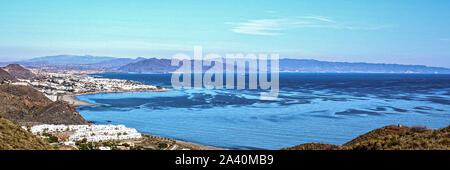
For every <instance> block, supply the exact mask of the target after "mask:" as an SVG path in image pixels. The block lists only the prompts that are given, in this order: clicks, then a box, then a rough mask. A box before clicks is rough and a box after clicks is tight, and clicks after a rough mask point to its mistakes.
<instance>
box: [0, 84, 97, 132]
mask: <svg viewBox="0 0 450 170" xmlns="http://www.w3.org/2000/svg"><path fill="white" fill-rule="evenodd" d="M0 115H3V117H4V118H6V119H9V120H11V121H13V122H14V123H16V124H20V125H25V124H72V125H75V124H88V123H87V121H86V120H84V119H83V117H81V115H80V114H78V113H77V112H76V110H75V108H74V107H73V106H70V105H67V104H63V103H60V102H52V101H51V100H49V99H48V98H47V97H45V96H44V95H43V94H42V93H40V92H39V91H37V90H35V89H33V88H31V87H28V86H14V85H8V84H4V85H0Z"/></svg>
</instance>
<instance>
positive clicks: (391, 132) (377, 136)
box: [283, 126, 450, 150]
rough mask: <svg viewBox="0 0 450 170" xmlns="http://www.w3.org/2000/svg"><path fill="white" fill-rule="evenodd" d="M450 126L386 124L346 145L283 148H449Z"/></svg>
mask: <svg viewBox="0 0 450 170" xmlns="http://www.w3.org/2000/svg"><path fill="white" fill-rule="evenodd" d="M449 149H450V126H448V127H446V128H442V129H436V130H429V129H426V128H425V127H420V126H417V127H404V126H386V127H383V128H379V129H375V130H373V131H371V132H369V133H366V134H364V135H361V136H359V137H357V138H355V139H353V140H351V141H350V142H347V143H345V144H344V145H342V146H340V145H330V144H320V143H307V144H302V145H298V146H294V147H290V148H284V149H283V150H449Z"/></svg>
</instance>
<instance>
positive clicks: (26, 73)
mask: <svg viewBox="0 0 450 170" xmlns="http://www.w3.org/2000/svg"><path fill="white" fill-rule="evenodd" d="M2 69H3V70H5V71H7V72H8V73H9V74H10V75H12V76H14V77H16V78H19V79H31V78H34V77H36V75H35V74H34V73H33V72H31V71H30V70H27V69H25V68H23V67H22V66H20V65H19V64H10V65H8V66H6V67H3V68H2Z"/></svg>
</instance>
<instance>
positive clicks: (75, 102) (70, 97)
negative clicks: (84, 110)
mask: <svg viewBox="0 0 450 170" xmlns="http://www.w3.org/2000/svg"><path fill="white" fill-rule="evenodd" d="M165 91H172V89H166V88H164V89H159V90H119V91H99V92H87V93H76V94H67V95H63V96H62V97H61V101H63V102H66V103H68V104H70V105H73V106H75V107H77V106H94V105H98V104H92V103H88V102H84V101H80V100H78V99H76V98H75V96H83V95H90V94H108V93H130V92H165Z"/></svg>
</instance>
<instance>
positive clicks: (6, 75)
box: [0, 68, 14, 84]
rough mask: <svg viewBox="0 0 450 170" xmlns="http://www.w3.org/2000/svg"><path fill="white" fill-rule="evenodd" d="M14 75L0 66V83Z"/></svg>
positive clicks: (11, 78)
mask: <svg viewBox="0 0 450 170" xmlns="http://www.w3.org/2000/svg"><path fill="white" fill-rule="evenodd" d="M13 79H14V77H13V76H11V74H9V73H8V72H6V71H5V70H3V69H1V68H0V84H1V83H2V82H4V81H8V80H13Z"/></svg>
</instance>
